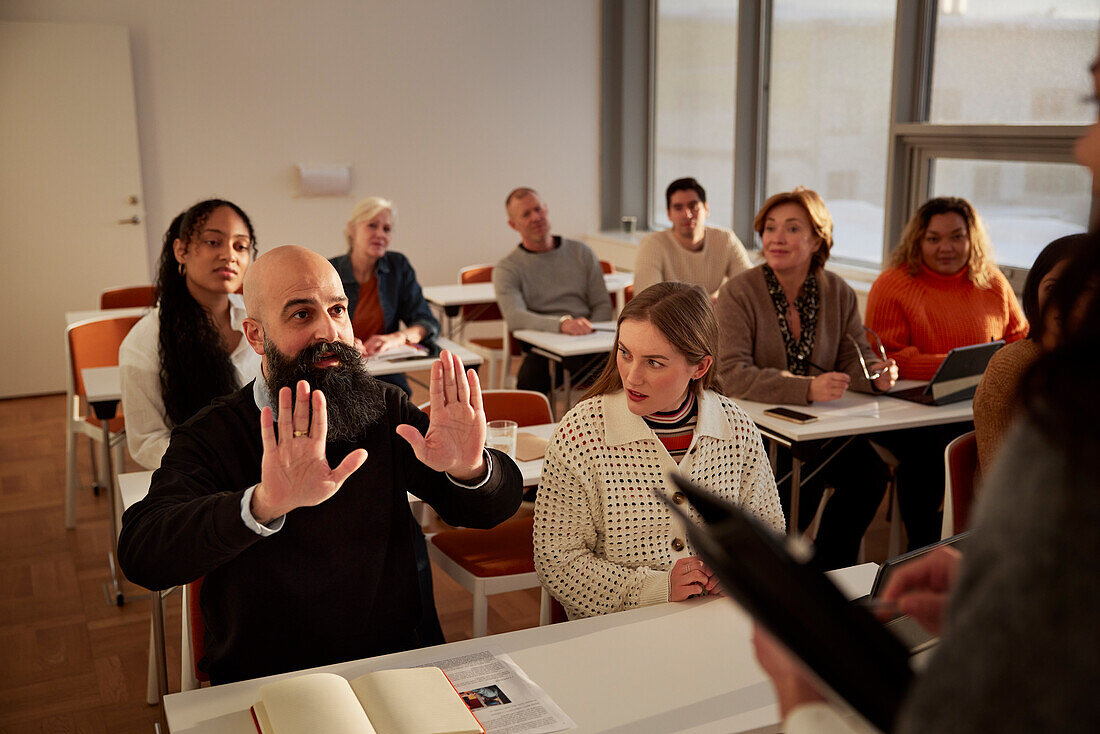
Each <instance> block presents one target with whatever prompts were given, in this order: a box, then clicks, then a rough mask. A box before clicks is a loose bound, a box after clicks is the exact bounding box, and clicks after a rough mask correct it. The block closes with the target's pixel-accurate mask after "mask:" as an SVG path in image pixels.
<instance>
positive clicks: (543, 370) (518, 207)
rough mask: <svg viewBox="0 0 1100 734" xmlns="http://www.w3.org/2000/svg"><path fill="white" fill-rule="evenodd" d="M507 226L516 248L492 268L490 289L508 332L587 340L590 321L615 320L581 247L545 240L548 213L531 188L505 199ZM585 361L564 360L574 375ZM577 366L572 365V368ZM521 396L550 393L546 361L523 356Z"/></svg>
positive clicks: (592, 259) (594, 264)
mask: <svg viewBox="0 0 1100 734" xmlns="http://www.w3.org/2000/svg"><path fill="white" fill-rule="evenodd" d="M504 207H505V209H506V210H507V211H508V226H509V227H511V228H512V229H514V230H516V231H517V232H519V234H520V238H521V241H520V244H519V245H518V246H517V247H516V249H514V250H512V252H510V253H509V254H507V255H505V256H504V257H503V258H502V259H501V260H500V262H498V263H497V264H496V267H494V268H493V288H494V290H495V291H496V297H497V303H498V304H499V306H500V310H501V313H503V314H504V319H505V321H507V322H508V328H509V329H511V330H513V331H515V330H518V329H537V330H539V331H560V332H561V333H563V334H576V335H580V334H588V333H590V332H591V331H592V322H593V321H610V320H611V319H613V318H614V313H613V311H612V308H611V298H610V296H609V295H608V293H607V287H606V286H605V285H604V280H603V271H602V270H601V269H600V262H599V260H597V259H596V255H595V253H593V252H592V250H590V249H589V248H588V247H587V246H586V245H585V244H583V243H581V242H577V241H575V240H568V239H565V238H563V237H559V236H555V235H551V234H550V218H549V214H550V212H549V210H548V209H547V208H546V205H545V204H544V203H543V202H542V199H541V198H539V195H538V193H537V192H536V191H535V190H534V189H531V188H527V187H520V188H517V189H514V190H513V191H512V192H511V193H510V194H508V198H507V199H505V202H504ZM586 361H588V360H587V358H585V357H574V358H569V359H566V362H565V366H566V367H567V368H568V369H569V370H570V372H574V371H575V370H576V369H579V368H580V367H581V366H582V365H583V364H584V363H585V362H586ZM573 362H576V364H573ZM516 387H518V388H519V389H521V390H538V391H539V392H543V393H548V392H549V391H550V373H549V367H548V365H547V362H546V359H545V358H544V357H540V356H538V355H536V354H532V353H530V352H528V353H527V354H525V355H524V358H523V364H522V365H520V368H519V373H518V375H517V376H516Z"/></svg>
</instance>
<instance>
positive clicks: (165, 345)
mask: <svg viewBox="0 0 1100 734" xmlns="http://www.w3.org/2000/svg"><path fill="white" fill-rule="evenodd" d="M223 206H227V207H229V208H230V209H232V210H233V211H234V212H235V213H236V214H237V216H239V217H240V218H241V221H243V222H244V224H245V226H246V227H247V228H248V236H249V238H250V239H251V241H252V248H251V251H252V257H253V258H255V257H256V233H255V231H254V230H253V229H252V221H251V220H250V219H249V218H248V215H247V214H245V213H244V211H243V210H242V209H241V208H240V207H239V206H237V205H236V204H234V203H232V202H230V201H225V200H223V199H207V200H206V201H200V202H199V203H198V204H195V205H194V206H192V207H191V208H190V209H188V210H187V211H185V212H182V213H181V214H179V215H177V216H176V218H175V219H173V220H172V223H171V224H170V225H168V230H167V231H166V232H165V233H164V245H163V247H162V248H161V251H160V263H159V265H158V268H157V291H158V293H159V294H160V298H159V301H158V306H159V307H160V394H161V397H162V398H163V400H164V412H165V413H166V414H167V417H168V420H169V421H170V422H171V424H172V425H179V424H180V423H183V422H184V421H186V420H187V419H188V418H190V417H191V416H192V415H194V414H195V413H196V412H197V411H198V410H199V409H201V408H205V407H206V406H207V405H208V404H209V403H210V401H211V400H213V399H214V398H216V397H220V396H222V395H227V394H229V393H231V392H233V391H234V390H236V389H237V377H236V373H235V371H234V369H233V364H232V363H231V362H230V361H229V352H228V350H226V348H225V345H224V344H222V340H221V336H220V335H219V334H218V327H217V326H216V325H215V323H214V320H213V319H212V318H211V316H210V314H209V313H207V311H206V310H205V309H204V308H203V307H202V306H201V305H199V302H198V301H196V300H195V299H194V298H193V297H192V296H191V292H190V291H189V290H187V280H186V279H185V277H184V276H183V274H182V273H181V272H180V268H179V263H178V262H176V255H175V248H174V245H175V242H176V240H177V239H178V240H180V241H181V242H184V243H188V244H189V243H191V242H192V241H193V240H194V238H195V236H196V235H197V234H198V233H199V232H201V231H202V226H203V224H205V223H206V220H207V219H208V218H209V217H210V215H211V214H212V213H213V212H214V210H215V209H219V208H221V207H223Z"/></svg>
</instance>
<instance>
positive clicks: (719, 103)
mask: <svg viewBox="0 0 1100 734" xmlns="http://www.w3.org/2000/svg"><path fill="white" fill-rule="evenodd" d="M655 56H656V63H655V65H654V67H655V68H654V73H655V84H654V99H655V103H654V116H653V117H654V119H653V126H654V130H653V164H652V169H653V185H652V191H651V192H650V202H651V203H650V211H651V212H652V215H651V218H652V220H653V221H652V222H650V225H651V226H653V227H655V228H665V227H668V226H669V221H668V216H667V214H666V209H667V208H666V207H665V188H666V187H667V186H668V184H669V183H671V182H672V181H674V180H676V179H678V178H683V177H685V176H691V177H694V178H696V179H697V180H698V181H699V183H701V184H702V185H703V188H705V189H706V191H707V206H708V207H709V208H710V221H711V222H713V223H714V224H717V225H720V226H723V227H728V226H730V223H731V221H732V219H733V156H734V150H733V126H734V110H733V100H734V94H735V92H736V74H735V72H736V68H737V0H659V1H658V2H657V32H656V54H655Z"/></svg>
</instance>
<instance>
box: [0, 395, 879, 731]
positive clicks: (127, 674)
mask: <svg viewBox="0 0 1100 734" xmlns="http://www.w3.org/2000/svg"><path fill="white" fill-rule="evenodd" d="M425 399H427V395H426V391H424V390H422V389H417V390H416V391H415V393H414V400H416V401H417V402H420V401H422V400H425ZM64 425H65V424H64V396H61V395H52V396H45V397H35V398H20V399H12V400H0V734H23V733H24V732H51V733H56V734H60V733H62V732H74V733H75V732H80V733H81V734H91V733H93V732H95V733H99V732H112V733H115V732H117V733H126V732H141V733H142V734H149V732H152V731H153V724H154V722H156V721H157V720H158V713H157V709H156V708H154V707H152V706H149V705H148V704H146V703H145V691H146V672H147V665H148V657H147V655H148V648H147V644H148V639H149V609H150V603H151V602H150V600H149V599H148V597H147V595H146V596H144V597H143V596H142V594H143V591H142V590H141V589H139V588H137V587H134V586H131V585H126V586H125V589H124V591H125V594H126V598H127V601H126V604H125V605H124V606H123V607H121V608H119V607H117V606H116V605H115V604H114V603H113V599H109V598H108V596H107V594H106V583H107V579H108V571H107V548H108V535H109V530H108V511H107V499H106V497H105V496H104V495H102V494H101V495H100V496H99V497H96V496H93V494H92V490H91V488H90V484H89V487H88V488H84V489H82V490H81V492H80V494H79V499H78V511H77V526H76V528H75V529H73V530H66V529H65V528H64V517H63V510H64V482H65V435H64ZM79 456H80V466H81V474H82V477H83V478H84V479H85V480H86V481H88V482H89V483H90V481H91V464H90V459H89V450H88V446H87V441H81V443H80V445H79ZM139 468H140V467H138V466H137V465H136V464H133V463H130V464H129V465H128V470H137V469H139ZM886 535H887V530H886V525H885V523H884V521H883V520H882V517H881V512H880V517H879V518H878V519H877V520H876V522H875V524H874V525H873V526H872V529H871V531H869V534H868V543H867V547H868V556H869V557H870V558H871V559H881V558H882V557H884V555H885V547H886ZM434 579H435V595H436V604H437V607H438V610H439V617H440V621H441V623H442V626H443V631H444V634H445V635H446V638H447V640H449V641H453V640H460V639H467V638H469V637H470V636H471V634H472V616H471V615H472V601H471V597H470V595H469V594H468V593H467V592H466V591H465V590H463V589H462V588H461V587H460V586H458V585H457V584H455V583H454V582H453V581H451V579H450V578H449V577H448V576H447V575H446V574H444V573H443V572H441V571H440V570H439V569H438V568H436V569H434ZM167 607H168V616H167V630H168V633H167V634H168V671H169V686H170V689H171V690H179V646H180V642H179V641H180V613H179V601H178V597H176V596H172V597H169V600H168V602H167ZM538 611H539V594H538V592H537V591H536V590H527V591H516V592H511V593H509V594H499V595H496V596H492V597H490V602H489V632H490V633H499V632H506V631H510V630H514V629H523V628H526V627H532V626H535V625H536V624H538Z"/></svg>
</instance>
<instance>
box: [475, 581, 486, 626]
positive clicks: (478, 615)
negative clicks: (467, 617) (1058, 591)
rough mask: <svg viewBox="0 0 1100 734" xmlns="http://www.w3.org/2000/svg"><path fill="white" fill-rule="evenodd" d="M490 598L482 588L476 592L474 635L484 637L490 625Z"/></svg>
mask: <svg viewBox="0 0 1100 734" xmlns="http://www.w3.org/2000/svg"><path fill="white" fill-rule="evenodd" d="M488 622H489V599H488V597H486V596H485V592H484V591H483V590H481V589H479V590H477V591H475V592H474V637H484V636H485V635H486V634H487V633H488V627H489V623H488Z"/></svg>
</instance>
